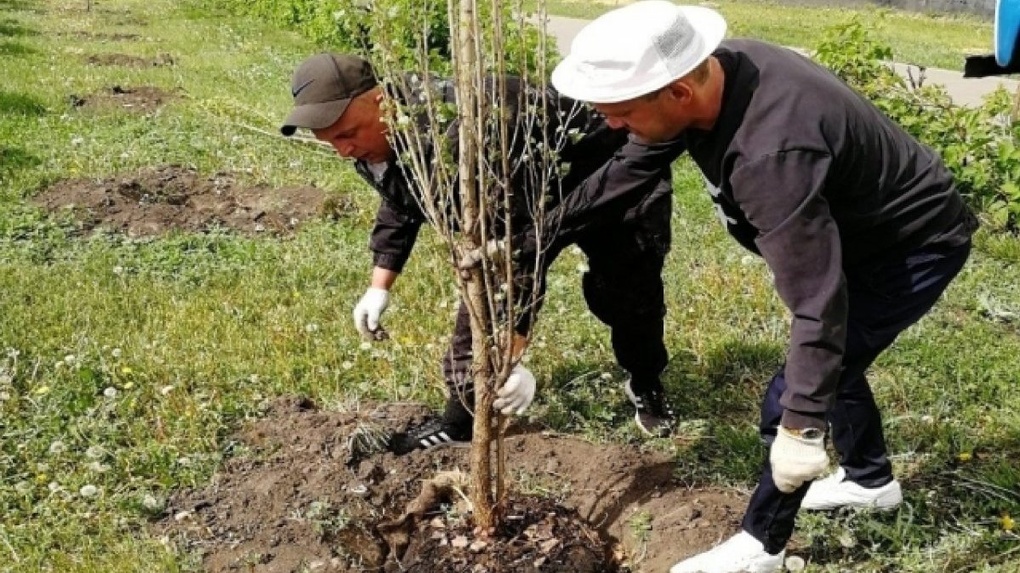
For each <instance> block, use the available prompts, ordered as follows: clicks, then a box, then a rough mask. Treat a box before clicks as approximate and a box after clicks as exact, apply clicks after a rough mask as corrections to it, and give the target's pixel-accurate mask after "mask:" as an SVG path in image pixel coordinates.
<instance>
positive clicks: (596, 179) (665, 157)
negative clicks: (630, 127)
mask: <svg viewBox="0 0 1020 573" xmlns="http://www.w3.org/2000/svg"><path fill="white" fill-rule="evenodd" d="M685 150H686V147H685V146H684V144H683V143H682V142H681V141H680V140H677V141H672V142H668V143H661V144H645V143H640V142H638V141H637V140H635V139H634V138H630V139H629V140H628V141H627V143H625V144H624V145H623V147H621V148H620V149H619V150H618V151H617V152H616V153H615V154H614V155H613V157H612V158H611V159H610V160H609V161H608V162H606V164H605V165H603V166H602V167H601V168H599V169H598V170H597V171H595V173H593V174H592V175H591V176H590V177H588V178H587V179H584V180H583V181H581V183H580V184H579V185H578V186H577V188H576V189H574V190H572V191H568V192H567V194H566V195H565V196H564V197H563V201H562V202H561V203H560V204H559V205H557V206H556V207H555V208H554V209H552V210H551V211H549V213H547V214H546V216H545V221H544V231H543V235H544V238H545V240H546V241H547V244H548V241H550V240H551V239H552V238H553V237H564V236H570V235H573V234H575V233H577V232H579V231H583V230H585V229H588V228H590V227H592V226H596V225H600V224H605V223H606V222H609V221H613V220H614V219H620V218H622V217H623V216H624V215H625V214H626V212H627V211H628V210H629V209H631V208H633V207H634V206H635V205H637V204H638V203H640V202H641V201H642V200H643V199H644V198H645V197H647V196H648V194H650V193H652V192H653V191H654V190H655V188H656V186H657V185H658V184H659V182H660V181H662V172H663V170H668V169H669V168H670V164H671V163H673V161H675V160H676V159H677V158H678V157H679V156H680V155H681V154H682V153H683V152H684V151H685ZM528 240H533V237H527V238H526V239H525V245H527V241H528Z"/></svg>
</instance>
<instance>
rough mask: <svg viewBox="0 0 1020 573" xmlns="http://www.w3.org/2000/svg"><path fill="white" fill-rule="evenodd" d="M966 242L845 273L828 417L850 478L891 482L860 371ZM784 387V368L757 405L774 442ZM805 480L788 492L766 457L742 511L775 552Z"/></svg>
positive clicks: (925, 305) (917, 314)
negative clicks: (840, 342) (845, 307)
mask: <svg viewBox="0 0 1020 573" xmlns="http://www.w3.org/2000/svg"><path fill="white" fill-rule="evenodd" d="M969 254H970V243H967V244H965V245H962V246H959V247H951V248H946V247H929V248H922V249H918V250H916V251H914V252H912V253H910V254H909V255H906V256H903V257H899V258H898V259H896V260H892V261H890V262H886V263H883V264H879V265H874V266H871V267H869V268H867V269H861V270H860V271H857V272H853V271H847V286H848V289H849V317H848V321H847V340H846V352H845V354H844V357H843V372H842V374H841V375H840V378H839V387H838V389H837V393H836V399H835V403H834V405H833V408H832V410H831V411H830V412H829V414H828V421H829V427H830V437H831V439H832V442H833V446H835V448H836V451H837V452H838V453H839V463H840V465H841V466H842V467H843V468H845V469H846V473H847V478H848V479H849V480H851V481H854V482H856V483H858V484H860V485H862V486H864V487H879V486H882V485H885V484H887V483H889V482H890V481H892V479H893V477H892V465H891V464H890V463H889V459H888V457H887V452H886V445H885V436H884V435H883V433H882V418H881V415H880V414H879V411H878V406H877V405H876V404H875V398H874V396H873V395H872V393H871V388H870V387H869V386H868V379H867V377H866V376H865V370H867V368H868V367H869V366H871V363H872V362H874V361H875V358H877V357H878V355H879V354H880V353H881V352H882V351H883V350H885V349H886V348H888V347H889V345H890V344H892V343H893V341H894V340H896V337H897V336H898V335H899V334H900V333H901V332H903V331H904V330H905V329H906V328H907V327H909V326H910V325H912V324H914V323H915V322H917V321H918V320H920V318H921V317H922V316H924V315H925V314H926V313H927V312H928V311H929V310H930V309H931V307H932V306H933V305H934V304H935V301H937V300H938V298H939V296H941V295H942V292H943V291H945V289H946V287H947V286H948V285H949V283H950V282H951V281H952V280H953V278H954V277H955V276H956V275H957V273H958V272H959V271H960V269H961V268H962V267H963V264H964V262H965V261H966V260H967V256H968V255H969ZM785 390H786V380H785V378H784V376H783V370H780V371H779V372H778V373H777V374H776V375H775V377H773V378H772V381H771V382H770V383H769V387H768V390H767V391H766V393H765V398H764V401H763V403H762V407H761V426H760V428H759V429H760V431H761V435H762V438H763V440H764V441H765V442H766V443H767V444H769V445H770V446H771V444H772V442H773V440H775V437H776V428H777V426H778V425H779V422H780V418H782V415H783V407H782V406H781V405H780V404H779V398H780V396H782V395H783V392H784V391H785ZM809 486H810V483H806V484H804V485H803V486H802V487H800V488H798V489H797V490H796V491H794V492H793V493H790V494H784V493H782V492H780V491H779V489H777V488H776V485H775V482H774V481H773V480H772V469H771V467H770V466H769V463H768V460H767V459H766V460H765V464H764V466H763V468H762V472H761V477H760V478H759V480H758V487H757V489H755V491H754V494H753V495H752V496H751V502H750V504H749V506H748V508H747V512H746V513H745V514H744V520H743V524H742V525H743V529H744V531H747V532H748V533H750V534H751V535H753V536H754V537H755V538H756V539H758V540H759V541H761V542H762V543H763V544H764V545H765V550H766V551H767V552H769V553H772V554H775V553H778V552H779V551H781V550H782V549H783V548H784V547H785V546H786V542H787V541H789V539H790V536H791V535H792V533H793V526H794V521H795V518H796V516H797V510H798V509H799V508H800V503H801V501H802V500H803V499H804V495H805V494H806V493H807V490H808V487H809Z"/></svg>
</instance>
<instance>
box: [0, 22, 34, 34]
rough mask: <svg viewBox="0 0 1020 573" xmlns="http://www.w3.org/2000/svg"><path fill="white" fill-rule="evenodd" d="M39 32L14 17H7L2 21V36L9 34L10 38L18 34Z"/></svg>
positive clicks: (0, 29)
mask: <svg viewBox="0 0 1020 573" xmlns="http://www.w3.org/2000/svg"><path fill="white" fill-rule="evenodd" d="M38 35H39V32H37V31H35V30H33V29H31V28H26V27H25V26H23V25H22V24H21V22H18V21H17V20H15V19H14V18H7V19H5V20H3V21H0V36H7V37H10V38H13V37H16V36H38Z"/></svg>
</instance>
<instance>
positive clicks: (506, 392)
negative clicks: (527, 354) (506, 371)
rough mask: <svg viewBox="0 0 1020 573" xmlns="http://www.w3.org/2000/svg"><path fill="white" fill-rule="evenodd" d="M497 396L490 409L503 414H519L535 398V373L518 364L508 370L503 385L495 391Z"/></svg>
mask: <svg viewBox="0 0 1020 573" xmlns="http://www.w3.org/2000/svg"><path fill="white" fill-rule="evenodd" d="M496 396H498V397H497V398H496V399H495V400H494V401H493V402H492V409H493V410H496V411H498V412H500V413H501V414H503V415H504V416H509V415H510V414H515V415H517V416H520V415H521V414H523V413H524V411H525V410H527V409H528V406H530V405H531V401H532V400H534V399H535V375H534V374H532V373H531V371H530V370H528V369H527V368H525V367H523V366H521V365H520V364H518V365H517V366H514V369H513V370H511V371H510V376H508V377H507V379H506V383H505V384H503V387H502V388H500V389H499V390H497V391H496Z"/></svg>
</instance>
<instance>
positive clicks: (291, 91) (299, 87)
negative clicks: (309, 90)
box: [290, 79, 315, 97]
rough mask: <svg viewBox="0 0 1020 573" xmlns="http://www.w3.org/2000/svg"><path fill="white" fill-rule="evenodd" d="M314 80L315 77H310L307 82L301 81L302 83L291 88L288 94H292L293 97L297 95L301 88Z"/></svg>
mask: <svg viewBox="0 0 1020 573" xmlns="http://www.w3.org/2000/svg"><path fill="white" fill-rule="evenodd" d="M314 81H315V79H310V80H308V81H307V82H305V83H303V84H301V85H299V86H298V87H296V88H293V89H291V90H290V95H292V96H294V97H297V96H298V94H299V93H301V90H303V89H305V88H306V87H308V84H310V83H312V82H314Z"/></svg>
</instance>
